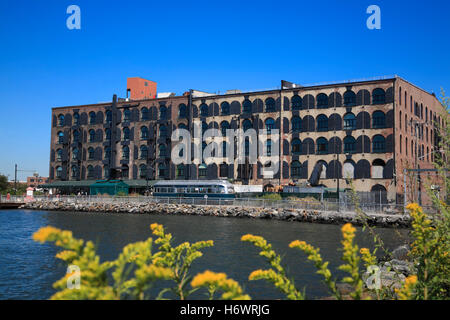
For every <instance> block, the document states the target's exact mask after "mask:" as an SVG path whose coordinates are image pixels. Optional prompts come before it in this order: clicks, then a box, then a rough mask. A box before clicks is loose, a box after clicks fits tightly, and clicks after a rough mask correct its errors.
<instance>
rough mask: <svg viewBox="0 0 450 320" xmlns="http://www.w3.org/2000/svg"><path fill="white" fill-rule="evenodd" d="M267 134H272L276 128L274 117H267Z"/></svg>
mask: <svg viewBox="0 0 450 320" xmlns="http://www.w3.org/2000/svg"><path fill="white" fill-rule="evenodd" d="M265 124H266V130H267V134H271V133H272V130H273V129H275V120H273V119H272V118H267V119H266V121H265Z"/></svg>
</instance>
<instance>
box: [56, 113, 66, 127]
mask: <svg viewBox="0 0 450 320" xmlns="http://www.w3.org/2000/svg"><path fill="white" fill-rule="evenodd" d="M64 125H65V122H64V115H62V114H60V115H59V116H58V126H60V127H64Z"/></svg>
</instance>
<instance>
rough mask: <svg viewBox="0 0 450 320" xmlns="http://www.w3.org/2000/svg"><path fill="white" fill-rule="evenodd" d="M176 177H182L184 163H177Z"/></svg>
mask: <svg viewBox="0 0 450 320" xmlns="http://www.w3.org/2000/svg"><path fill="white" fill-rule="evenodd" d="M177 178H184V165H183V164H179V165H178V166H177Z"/></svg>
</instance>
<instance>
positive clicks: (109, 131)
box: [105, 128, 111, 141]
mask: <svg viewBox="0 0 450 320" xmlns="http://www.w3.org/2000/svg"><path fill="white" fill-rule="evenodd" d="M105 137H106V141H109V140H111V129H109V128H106V129H105Z"/></svg>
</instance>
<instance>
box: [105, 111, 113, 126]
mask: <svg viewBox="0 0 450 320" xmlns="http://www.w3.org/2000/svg"><path fill="white" fill-rule="evenodd" d="M111 122H112V112H111V110H107V111H106V123H111Z"/></svg>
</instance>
